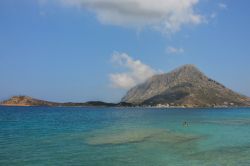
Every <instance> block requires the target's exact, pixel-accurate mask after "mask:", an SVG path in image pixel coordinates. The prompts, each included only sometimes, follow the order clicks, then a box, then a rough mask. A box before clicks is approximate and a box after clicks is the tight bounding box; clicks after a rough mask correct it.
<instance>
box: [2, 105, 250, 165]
mask: <svg viewBox="0 0 250 166" xmlns="http://www.w3.org/2000/svg"><path fill="white" fill-rule="evenodd" d="M185 121H186V122H187V124H188V125H183V123H184V122H185ZM0 165H1V166H8V165H11V166H16V165H20V166H21V165H32V166H33V165H60V166H64V165H65V166H68V165H84V166H140V165H141V166H166V165H178V166H179V165H211V166H217V165H232V166H234V165H237V166H241V165H242V166H247V165H250V109H249V108H238V109H153V108H152V109H148V108H64V107H62V108H47V107H0Z"/></svg>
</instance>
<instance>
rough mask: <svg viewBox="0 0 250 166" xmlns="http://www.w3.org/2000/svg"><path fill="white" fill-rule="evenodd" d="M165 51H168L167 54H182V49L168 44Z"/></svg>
mask: <svg viewBox="0 0 250 166" xmlns="http://www.w3.org/2000/svg"><path fill="white" fill-rule="evenodd" d="M167 53H169V54H182V53H184V49H183V48H176V47H172V46H169V47H167Z"/></svg>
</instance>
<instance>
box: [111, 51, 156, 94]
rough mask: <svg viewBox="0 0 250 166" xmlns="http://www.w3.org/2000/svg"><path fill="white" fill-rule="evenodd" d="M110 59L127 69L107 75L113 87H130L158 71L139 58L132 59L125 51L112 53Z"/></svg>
mask: <svg viewBox="0 0 250 166" xmlns="http://www.w3.org/2000/svg"><path fill="white" fill-rule="evenodd" d="M112 61H113V63H115V64H118V65H119V66H121V67H123V68H125V69H126V70H127V71H125V72H121V73H113V74H110V75H109V78H110V81H111V84H112V86H113V87H115V88H121V89H130V88H131V87H133V86H135V85H137V84H139V83H142V82H143V81H145V80H146V79H148V78H149V77H151V76H153V75H155V74H157V73H158V71H156V70H154V69H153V68H151V67H150V66H148V65H146V64H144V63H142V62H141V61H140V60H134V59H133V58H132V57H130V56H129V55H128V54H126V53H117V52H116V53H114V54H113V55H112Z"/></svg>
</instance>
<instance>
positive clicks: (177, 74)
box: [122, 64, 250, 107]
mask: <svg viewBox="0 0 250 166" xmlns="http://www.w3.org/2000/svg"><path fill="white" fill-rule="evenodd" d="M122 101H123V102H127V103H132V104H139V105H141V104H145V105H157V104H167V105H168V104H170V103H172V104H173V105H175V106H183V105H185V106H186V105H187V106H190V107H204V106H221V105H224V103H227V104H228V103H230V104H231V105H233V106H235V105H238V106H244V105H250V99H249V98H247V97H245V96H242V95H240V94H238V93H235V92H233V91H232V90H230V89H228V88H226V87H225V86H223V85H222V84H220V83H218V82H216V81H214V80H212V79H210V78H208V77H207V76H206V75H205V74H203V73H202V72H201V71H200V70H199V69H198V68H197V67H196V66H194V65H190V64H188V65H184V66H181V67H179V68H177V69H175V70H173V71H171V72H170V73H165V74H160V75H155V76H153V77H151V78H150V79H148V80H147V81H146V82H145V83H143V84H140V85H137V86H135V87H134V88H132V89H130V90H129V91H128V93H127V94H126V95H125V96H124V97H123V98H122Z"/></svg>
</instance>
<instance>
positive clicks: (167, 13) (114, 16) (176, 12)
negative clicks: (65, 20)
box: [57, 0, 204, 34]
mask: <svg viewBox="0 0 250 166" xmlns="http://www.w3.org/2000/svg"><path fill="white" fill-rule="evenodd" d="M57 1H59V2H60V3H62V4H63V5H66V6H73V7H77V8H83V9H88V10H90V11H92V12H94V13H95V14H96V16H97V18H98V20H99V21H100V22H102V23H104V24H111V25H118V26H125V27H134V28H140V29H141V28H143V27H150V28H153V29H156V30H159V31H161V32H163V33H167V34H169V33H174V32H177V31H179V30H180V29H181V28H182V27H183V26H185V25H197V24H201V23H202V22H203V21H204V17H203V16H202V15H200V14H198V13H197V12H195V11H194V8H195V6H196V5H197V4H198V3H199V0H57Z"/></svg>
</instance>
